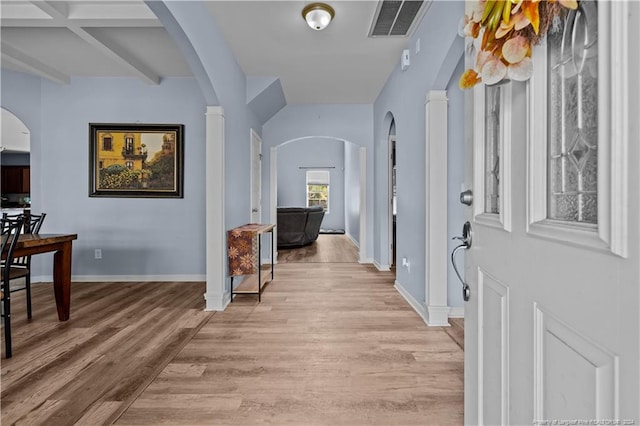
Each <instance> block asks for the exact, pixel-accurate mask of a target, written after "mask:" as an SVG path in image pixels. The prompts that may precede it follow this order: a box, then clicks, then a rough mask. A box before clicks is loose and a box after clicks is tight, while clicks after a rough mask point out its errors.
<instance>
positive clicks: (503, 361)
mask: <svg viewBox="0 0 640 426" xmlns="http://www.w3.org/2000/svg"><path fill="white" fill-rule="evenodd" d="M492 299H493V300H492ZM494 305H498V306H499V308H498V309H491V307H492V306H494ZM485 308H488V309H485ZM496 316H497V317H496ZM490 322H491V323H492V324H493V325H496V323H497V325H498V326H497V327H485V325H486V324H489V323H490ZM486 330H498V332H499V335H498V336H493V337H494V341H491V342H488V341H486V340H488V339H489V338H490V337H489V335H488V334H487V333H486ZM495 340H498V341H497V342H496V341H495ZM486 343H490V344H486ZM496 343H497V347H498V348H497V350H496ZM489 350H491V351H493V353H494V354H495V353H496V352H497V353H498V354H499V356H500V358H499V363H500V366H499V368H497V369H493V368H486V366H485V362H490V361H491V360H493V359H494V357H492V356H487V353H486V351H489ZM490 371H493V372H496V373H497V374H498V375H499V377H497V378H496V377H486V373H487V372H490ZM491 386H493V387H494V388H495V387H496V386H499V390H498V392H497V393H499V396H498V403H499V407H497V408H496V409H495V410H492V411H494V412H495V411H497V412H499V416H500V420H499V422H496V419H495V418H488V417H489V413H488V411H489V410H487V406H488V405H490V404H492V403H494V402H495V401H493V400H490V398H495V397H496V395H495V393H496V392H491V390H493V391H495V390H496V389H487V388H489V387H491ZM493 414H495V413H493ZM478 423H479V424H485V423H487V424H502V425H508V424H509V287H508V286H507V285H505V284H503V283H502V282H500V281H499V280H498V279H496V278H495V277H493V276H492V275H490V274H489V273H487V272H486V271H484V270H482V269H481V268H478Z"/></svg>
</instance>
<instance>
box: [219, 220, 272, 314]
mask: <svg viewBox="0 0 640 426" xmlns="http://www.w3.org/2000/svg"><path fill="white" fill-rule="evenodd" d="M275 227H276V225H272V224H259V223H248V224H246V225H242V226H239V227H237V228H233V229H231V230H229V231H228V232H227V256H228V260H229V276H230V277H231V301H232V302H233V296H234V295H236V294H255V295H257V296H258V302H260V297H261V295H262V291H263V290H264V288H265V287H266V285H267V284H268V283H270V282H271V281H273V269H274V267H273V263H274V256H275V253H274V250H273V247H274V243H273V230H274V228H275ZM267 233H270V234H271V265H264V266H263V265H262V262H261V258H262V236H263V235H265V234H267ZM237 276H244V280H243V281H242V283H240V285H238V287H237V288H235V289H234V288H233V279H234V277H237Z"/></svg>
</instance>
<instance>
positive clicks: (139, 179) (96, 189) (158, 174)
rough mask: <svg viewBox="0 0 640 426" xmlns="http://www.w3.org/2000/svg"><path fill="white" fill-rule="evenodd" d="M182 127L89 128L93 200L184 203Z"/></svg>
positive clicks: (90, 126)
mask: <svg viewBox="0 0 640 426" xmlns="http://www.w3.org/2000/svg"><path fill="white" fill-rule="evenodd" d="M183 138H184V125H182V124H110V123H107V124H102V123H89V196H90V197H134V198H138V197H143V198H182V197H183V194H182V190H183V181H184V174H183V173H184V172H183V164H184V139H183Z"/></svg>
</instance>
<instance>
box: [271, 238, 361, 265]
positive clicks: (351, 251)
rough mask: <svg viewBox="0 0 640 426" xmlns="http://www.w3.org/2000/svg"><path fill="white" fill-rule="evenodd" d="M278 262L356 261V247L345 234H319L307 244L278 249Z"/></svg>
mask: <svg viewBox="0 0 640 426" xmlns="http://www.w3.org/2000/svg"><path fill="white" fill-rule="evenodd" d="M278 262H279V263H293V262H295V263H357V262H358V249H357V247H356V246H355V245H354V244H353V242H352V241H351V240H350V239H349V237H347V236H346V235H342V234H320V235H318V239H317V240H316V241H315V242H314V243H312V244H309V245H307V246H304V247H298V248H286V249H285V248H280V249H278Z"/></svg>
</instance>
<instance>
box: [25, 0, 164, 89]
mask: <svg viewBox="0 0 640 426" xmlns="http://www.w3.org/2000/svg"><path fill="white" fill-rule="evenodd" d="M32 3H33V4H34V5H35V6H37V7H38V8H40V9H41V10H42V11H43V12H45V13H46V14H47V15H49V16H51V18H52V20H53V21H55V22H57V23H58V24H59V26H62V27H65V28H67V29H68V30H69V31H72V32H73V33H74V34H75V35H77V36H78V37H80V38H81V39H82V40H84V41H86V42H87V43H89V44H90V45H91V46H93V47H94V48H96V49H98V50H99V51H100V52H102V53H103V54H104V55H105V56H107V57H109V58H111V59H112V60H114V61H115V62H117V63H119V64H120V65H123V66H124V67H126V68H128V69H129V70H131V71H132V72H134V73H135V74H136V75H138V77H140V78H141V79H143V80H144V81H146V82H147V83H150V84H160V76H159V75H158V74H157V73H155V72H153V71H152V70H151V69H150V68H149V67H147V66H146V65H144V64H143V63H142V62H141V61H140V60H139V59H138V58H136V57H134V56H133V55H131V54H130V53H128V52H126V51H125V50H124V49H123V48H122V47H120V46H116V45H115V44H114V43H112V42H109V41H107V40H104V39H100V38H99V37H97V36H95V35H93V34H91V33H90V32H89V31H87V30H86V29H85V28H83V27H82V26H80V25H78V24H77V23H75V22H74V21H73V20H71V19H69V17H68V7H67V4H66V3H64V2H55V4H54V3H53V2H49V1H32Z"/></svg>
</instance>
